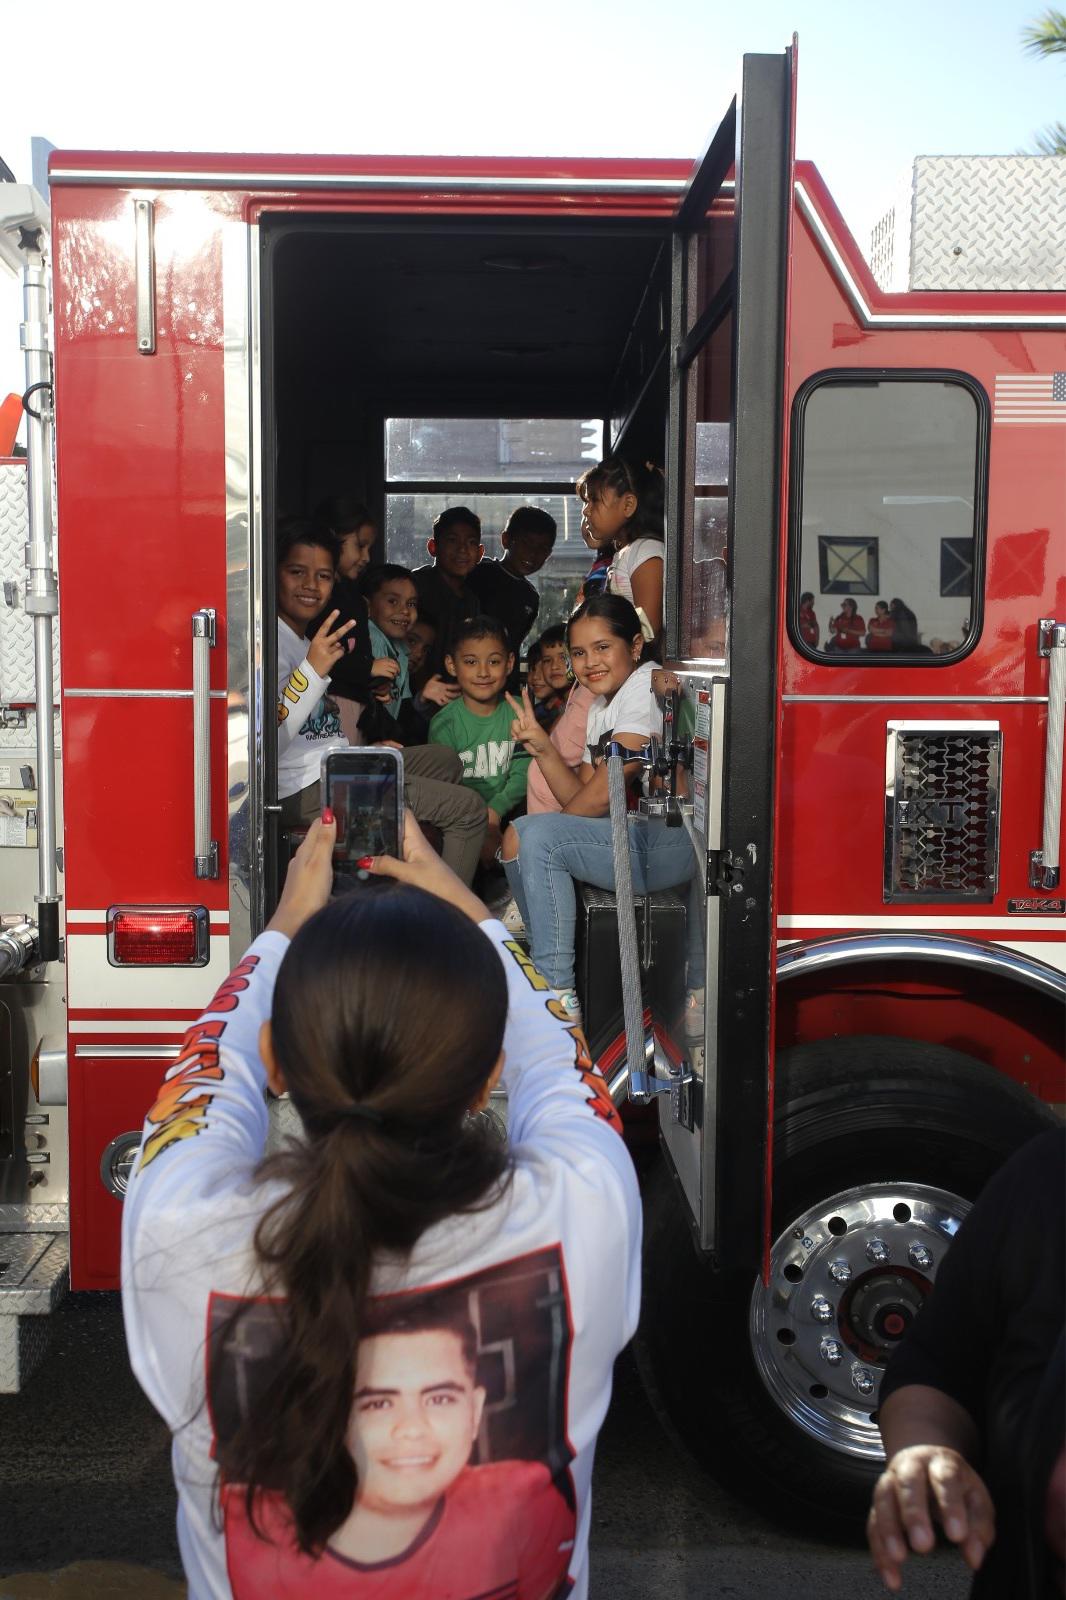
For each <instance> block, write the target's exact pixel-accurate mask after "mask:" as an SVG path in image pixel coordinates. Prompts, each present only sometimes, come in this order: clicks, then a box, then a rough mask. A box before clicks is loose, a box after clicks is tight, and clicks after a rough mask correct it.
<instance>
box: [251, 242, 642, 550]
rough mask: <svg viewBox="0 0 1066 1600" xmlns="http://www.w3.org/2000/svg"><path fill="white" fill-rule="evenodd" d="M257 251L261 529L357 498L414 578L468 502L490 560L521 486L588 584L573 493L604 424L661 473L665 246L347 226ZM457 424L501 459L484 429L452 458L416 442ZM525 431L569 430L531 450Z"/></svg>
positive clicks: (543, 436)
mask: <svg viewBox="0 0 1066 1600" xmlns="http://www.w3.org/2000/svg"><path fill="white" fill-rule="evenodd" d="M262 237H263V245H262V248H263V274H262V282H263V308H264V310H263V443H264V510H265V526H266V527H267V528H268V529H269V528H270V527H271V526H273V523H274V521H275V519H276V516H277V515H278V514H285V513H289V514H307V513H309V512H311V511H313V509H314V508H315V506H316V505H318V504H319V502H320V501H321V500H322V499H323V498H324V497H326V496H332V495H345V496H354V497H356V498H359V499H362V500H364V501H365V502H366V503H367V504H368V505H369V507H370V508H371V510H372V512H373V513H374V514H375V517H376V518H377V519H378V523H379V526H380V527H381V528H382V530H383V532H384V535H385V539H384V545H383V546H382V547H379V550H378V552H377V553H378V555H379V556H387V557H388V558H389V559H391V560H399V561H403V562H405V563H406V564H409V565H418V564H420V562H422V561H424V560H426V559H427V558H426V555H425V540H426V538H427V537H428V533H429V527H428V521H427V519H429V520H431V516H430V514H431V513H432V512H433V511H434V510H435V509H437V507H438V503H439V506H440V507H443V505H444V504H447V503H448V502H449V501H452V502H454V501H455V500H456V499H461V500H464V501H466V502H467V503H469V504H471V505H474V507H475V509H479V510H480V512H481V515H482V518H483V522H484V523H485V531H486V534H487V535H489V537H487V538H486V550H487V553H488V554H490V555H494V554H497V553H498V545H497V541H496V539H495V537H494V536H495V534H496V533H497V532H498V527H497V526H496V525H495V524H496V523H497V520H499V521H500V522H502V514H503V512H504V511H505V509H506V501H507V496H506V492H505V491H506V490H507V488H508V485H509V486H510V488H511V490H512V491H513V492H519V493H523V492H524V495H525V498H527V499H531V500H535V501H537V502H539V503H541V504H543V505H544V506H545V507H546V508H547V509H550V510H551V511H552V512H553V514H554V515H556V518H557V521H559V524H560V529H559V531H560V539H559V545H558V553H559V555H560V556H561V557H563V560H562V562H561V563H559V562H556V563H554V565H555V567H556V570H557V571H559V572H561V571H562V570H563V568H567V569H568V568H569V567H570V566H574V569H575V571H576V570H577V568H578V567H580V566H581V565H582V563H584V566H585V567H586V568H587V565H588V556H587V551H586V550H585V549H584V547H583V546H582V544H581V541H580V529H579V523H580V512H579V507H578V504H577V501H576V498H575V497H574V496H573V494H572V485H573V480H574V478H575V476H576V475H577V473H578V472H579V471H582V470H584V468H585V467H586V466H588V465H591V464H592V463H593V462H594V461H595V460H596V459H598V457H599V455H600V454H601V451H602V448H603V444H604V424H605V421H606V419H608V418H614V419H616V424H615V425H616V426H617V421H620V420H622V419H627V420H626V426H625V433H624V436H623V441H622V443H623V446H624V448H626V449H627V450H629V451H632V452H639V453H640V454H641V455H642V456H644V457H647V458H654V459H655V460H657V461H660V462H661V461H662V460H663V459H664V449H665V431H666V404H667V382H666V361H665V359H664V357H665V346H666V338H667V330H668V324H669V307H668V303H667V300H668V288H669V256H670V252H669V240H668V231H667V230H666V229H665V228H664V227H663V226H662V225H661V224H655V225H645V226H643V227H642V226H640V225H639V224H626V225H621V224H619V223H617V222H605V223H601V224H597V223H596V222H595V220H593V221H591V222H580V223H579V222H575V223H573V224H571V225H569V226H567V225H566V224H560V223H559V222H558V220H554V219H553V220H552V221H551V222H550V223H544V224H542V225H539V226H538V224H537V222H536V221H531V220H530V219H528V218H527V219H515V220H500V219H495V218H494V219H491V220H489V221H486V220H477V219H471V220H466V219H449V220H448V221H447V222H442V221H441V220H440V219H417V220H410V221H409V220H404V221H402V222H397V221H395V220H392V219H381V218H362V219H358V220H356V219H352V218H344V219H338V218H337V217H335V216H333V217H311V218H301V219H300V220H299V221H296V222H294V221H292V220H291V219H279V220H278V221H277V222H274V223H270V224H269V225H264V228H263V235H262ZM448 418H452V419H462V418H466V419H486V425H488V423H489V421H491V422H492V424H493V426H494V428H495V433H494V435H493V437H494V438H495V439H496V441H497V443H496V446H495V448H493V449H489V448H487V447H486V448H485V449H484V451H483V453H482V455H481V456H479V455H478V453H477V450H476V449H475V450H474V451H473V454H471V448H472V446H471V439H470V429H469V428H467V430H466V435H465V439H464V440H463V441H462V442H460V440H459V437H458V433H456V434H455V438H454V445H455V448H454V449H453V448H451V447H450V442H449V438H448V434H447V429H444V430H443V433H442V431H441V429H440V428H439V427H438V428H437V431H436V435H435V436H434V437H433V438H430V439H428V440H427V438H425V437H423V436H422V435H420V434H419V431H418V419H448ZM390 419H393V421H392V422H390ZM507 419H511V422H510V424H508V421H507ZM523 419H525V420H524V421H523ZM529 419H559V423H560V427H558V428H557V429H556V430H555V432H554V434H553V432H552V430H551V429H550V428H549V429H547V430H545V429H543V428H542V429H541V430H540V437H539V439H533V437H532V432H531V430H530V426H529ZM578 419H580V424H581V426H580V430H578V428H577V422H578ZM564 421H566V422H568V423H569V431H567V430H566V429H564V428H563V427H562V426H561V424H562V423H563V422H564ZM509 426H510V429H511V437H510V439H509V438H508V427H509ZM523 426H524V427H525V428H526V434H525V436H524V438H519V437H518V436H517V434H515V431H514V430H515V429H519V430H520V429H521V428H522V427H523ZM394 428H395V429H396V430H398V431H396V432H395V433H394V432H393V431H391V430H393V429H394ZM430 432H431V433H432V432H433V430H432V428H431V429H430ZM387 436H388V441H389V446H388V449H387V448H386V438H387ZM575 438H577V439H579V440H580V448H579V449H575V448H574V440H575ZM394 443H395V446H396V449H395V450H394V449H393V444H394ZM404 489H407V490H409V492H407V493H403V492H400V491H402V490H404ZM494 490H496V491H497V493H496V495H495V497H494V495H493V491H494ZM533 490H536V491H537V492H536V493H534V492H532V491H533ZM512 498H513V494H512ZM486 513H487V514H486ZM416 521H417V523H418V526H417V528H415V527H414V523H415V522H416ZM268 566H269V563H268Z"/></svg>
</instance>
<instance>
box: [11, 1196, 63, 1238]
mask: <svg viewBox="0 0 1066 1600" xmlns="http://www.w3.org/2000/svg"><path fill="white" fill-rule="evenodd" d="M69 1228H70V1207H69V1206H68V1205H67V1203H66V1202H65V1201H58V1202H52V1201H46V1202H44V1203H41V1204H38V1205H34V1204H32V1203H31V1202H30V1201H23V1202H22V1203H21V1204H15V1205H3V1206H0V1234H4V1233H66V1232H68V1231H69Z"/></svg>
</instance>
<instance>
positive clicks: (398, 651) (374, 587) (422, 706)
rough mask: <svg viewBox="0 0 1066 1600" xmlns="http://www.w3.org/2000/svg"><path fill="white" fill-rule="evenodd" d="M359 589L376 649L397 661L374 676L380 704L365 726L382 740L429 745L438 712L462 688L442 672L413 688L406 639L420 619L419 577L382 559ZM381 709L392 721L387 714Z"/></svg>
mask: <svg viewBox="0 0 1066 1600" xmlns="http://www.w3.org/2000/svg"><path fill="white" fill-rule="evenodd" d="M359 587H360V589H361V590H362V593H363V598H364V599H365V601H366V604H367V611H368V614H369V627H370V649H371V653H372V655H373V656H374V657H375V658H381V659H382V660H383V662H384V664H385V665H386V666H388V665H389V664H390V663H391V664H392V671H390V672H388V674H387V675H386V674H384V673H383V674H382V675H380V676H378V677H375V678H374V679H373V680H372V683H371V687H372V690H373V694H374V701H375V704H373V705H371V706H370V707H368V709H367V712H366V713H365V714H364V716H363V719H362V721H361V722H360V729H361V731H362V732H363V734H364V735H365V736H366V737H367V738H369V739H371V740H372V741H376V742H378V743H380V742H381V740H382V739H387V740H396V741H397V742H398V743H399V744H403V745H409V744H424V743H425V739H426V733H427V731H428V727H429V719H430V717H431V716H432V715H433V712H434V711H435V710H436V709H438V708H439V707H440V706H445V705H447V704H448V703H449V701H451V700H454V699H455V697H456V695H457V694H458V692H459V691H458V690H457V689H456V688H455V686H454V685H453V684H449V683H445V681H444V680H443V678H440V677H437V676H434V677H431V678H430V679H429V680H428V681H427V682H425V683H424V684H423V686H422V688H421V690H419V691H418V692H417V693H416V691H415V690H414V689H413V688H412V685H411V662H410V656H409V654H408V649H407V638H408V634H409V633H410V630H411V628H412V627H414V626H415V624H416V622H417V620H418V593H417V590H416V589H415V582H414V578H413V576H412V574H411V573H410V572H409V571H408V569H407V568H406V567H401V566H397V565H396V564H395V563H394V562H391V561H381V562H378V563H377V565H375V566H372V567H368V568H367V569H366V571H365V572H364V573H363V576H362V578H361V579H360V584H359ZM376 664H377V663H375V665H376ZM382 711H384V712H387V713H388V719H391V721H390V720H388V719H385V718H383V716H382Z"/></svg>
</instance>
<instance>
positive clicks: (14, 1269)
mask: <svg viewBox="0 0 1066 1600" xmlns="http://www.w3.org/2000/svg"><path fill="white" fill-rule="evenodd" d="M69 1262H70V1248H69V1244H68V1239H67V1235H66V1234H65V1233H0V1394H17V1393H18V1392H19V1390H20V1389H21V1387H22V1385H23V1384H24V1383H25V1382H26V1379H27V1378H28V1377H29V1376H30V1373H31V1372H32V1371H33V1369H34V1367H36V1365H37V1363H38V1362H39V1361H40V1359H41V1357H42V1356H43V1355H44V1352H45V1350H46V1349H47V1347H48V1337H49V1330H50V1326H51V1324H50V1322H49V1319H48V1314H49V1312H51V1311H54V1310H55V1308H56V1306H57V1305H58V1304H59V1302H60V1300H62V1298H63V1296H64V1295H65V1294H66V1292H67V1289H68V1287H69V1283H70V1272H69Z"/></svg>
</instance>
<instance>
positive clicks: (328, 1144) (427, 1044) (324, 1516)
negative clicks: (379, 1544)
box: [219, 888, 508, 1554]
mask: <svg viewBox="0 0 1066 1600" xmlns="http://www.w3.org/2000/svg"><path fill="white" fill-rule="evenodd" d="M506 1017H507V981H506V978H505V976H504V972H503V966H502V963H501V961H500V958H499V955H498V954H497V952H496V950H495V949H494V948H493V946H492V945H491V944H490V942H489V941H488V940H487V939H486V938H485V936H484V934H483V933H482V932H481V931H480V929H478V928H476V927H475V926H474V924H473V923H472V922H470V921H469V920H468V919H467V918H466V917H463V916H462V915H460V913H459V912H457V911H455V910H453V909H452V908H451V907H449V906H446V905H445V904H444V903H443V902H442V901H440V900H436V899H434V898H433V897H432V896H430V895H427V894H424V893H422V892H421V891H419V890H416V889H410V888H390V889H387V890H384V891H382V892H375V891H368V892H367V893H355V894H351V895H347V896H344V897H342V898H339V899H337V900H334V901H332V902H331V903H330V905H328V906H327V907H326V908H325V909H324V910H323V911H321V912H319V913H318V915H317V916H315V917H313V918H312V919H311V920H310V922H308V923H307V924H306V925H305V926H304V927H303V928H302V929H301V930H300V932H299V933H298V934H297V936H296V938H295V939H294V940H293V942H292V945H291V946H290V948H289V950H288V952H287V954H286V956H285V959H284V961H283V962H282V964H281V968H280V970H279V973H278V978H277V984H276V987H275V991H274V1005H273V1015H272V1019H271V1020H272V1032H273V1042H274V1050H275V1054H276V1057H277V1060H278V1064H279V1066H280V1067H281V1069H282V1072H283V1073H284V1075H285V1078H286V1082H287V1084H288V1088H289V1092H290V1095H291V1098H292V1100H293V1103H294V1105H295V1107H296V1110H297V1111H298V1112H299V1113H300V1117H301V1120H302V1121H303V1124H304V1127H305V1129H306V1130H307V1140H306V1142H301V1143H292V1144H290V1146H289V1147H288V1148H286V1149H285V1150H283V1151H281V1152H280V1153H279V1154H277V1155H274V1156H271V1157H268V1159H267V1160H266V1161H265V1162H264V1163H263V1165H262V1167H261V1168H260V1172H259V1177H260V1179H261V1181H264V1182H270V1183H277V1184H279V1185H281V1186H282V1187H283V1190H284V1192H283V1194H282V1195H281V1197H280V1198H279V1199H278V1200H276V1201H275V1202H274V1204H273V1205H272V1206H271V1207H270V1209H269V1210H268V1211H267V1212H266V1214H265V1215H264V1217H263V1218H262V1220H261V1221H260V1223H259V1226H258V1229H257V1230H256V1235H255V1248H256V1254H257V1256H258V1260H259V1263H260V1266H261V1269H262V1273H263V1278H264V1287H265V1292H266V1293H267V1294H268V1295H276V1296H279V1297H281V1298H280V1302H279V1305H278V1317H279V1322H280V1330H279V1332H280V1348H279V1355H278V1359H277V1361H276V1363H275V1365H274V1367H273V1368H272V1371H271V1375H270V1376H269V1377H268V1378H267V1379H266V1380H265V1384H264V1387H263V1390H262V1391H261V1392H260V1393H259V1394H258V1396H257V1403H256V1405H255V1406H254V1407H253V1408H251V1411H252V1413H253V1414H250V1415H248V1416H247V1417H246V1418H245V1419H244V1420H243V1422H242V1423H241V1425H240V1427H239V1428H238V1429H237V1431H236V1432H235V1433H234V1434H233V1436H232V1437H231V1438H229V1439H228V1440H226V1441H223V1442H220V1449H219V1456H220V1465H221V1469H222V1474H223V1477H224V1479H225V1480H226V1482H227V1483H228V1484H229V1485H240V1486H241V1489H242V1492H243V1494H244V1496H245V1499H246V1505H247V1510H248V1515H249V1519H250V1520H251V1521H252V1523H253V1525H256V1522H257V1515H256V1514H257V1503H258V1500H259V1496H260V1495H261V1493H262V1492H263V1491H277V1492H280V1493H281V1494H283V1495H284V1498H285V1501H286V1502H287V1506H288V1510H289V1512H290V1514H291V1516H292V1519H293V1524H294V1538H295V1541H296V1543H297V1545H298V1547H299V1548H300V1549H301V1550H302V1551H304V1552H305V1553H308V1554H317V1553H319V1552H320V1551H321V1549H322V1548H323V1546H324V1545H325V1543H326V1541H327V1540H328V1539H329V1536H330V1534H331V1533H333V1531H334V1530H335V1529H336V1528H337V1527H339V1525H340V1524H341V1523H342V1522H343V1521H344V1519H345V1517H346V1516H347V1515H348V1513H349V1512H350V1510H351V1508H352V1503H353V1500H354V1497H355V1492H356V1488H357V1475H356V1468H355V1463H354V1461H353V1459H352V1456H351V1453H350V1451H349V1449H348V1444H347V1436H348V1428H349V1422H350V1416H351V1409H352V1400H353V1392H354V1383H355V1363H356V1356H357V1349H358V1343H359V1337H360V1329H361V1326H362V1324H363V1321H364V1317H365V1307H366V1301H367V1295H368V1293H369V1289H370V1282H371V1277H372V1273H373V1267H374V1263H375V1261H376V1260H377V1259H379V1258H380V1257H381V1256H382V1255H383V1254H388V1255H389V1256H390V1257H393V1258H395V1257H400V1258H401V1259H402V1258H403V1257H405V1256H407V1255H408V1254H409V1253H410V1252H411V1250H412V1249H413V1248H414V1246H415V1245H416V1244H417V1242H418V1240H419V1239H420V1238H421V1236H422V1234H423V1233H425V1232H426V1230H427V1229H429V1228H431V1227H433V1226H434V1224H436V1223H438V1222H440V1221H442V1220H444V1219H445V1218H446V1217H450V1216H454V1215H456V1214H457V1213H463V1212H469V1211H472V1210H476V1209H479V1208H481V1207H483V1206H486V1205H490V1204H491V1203H492V1201H493V1200H494V1199H495V1198H496V1196H497V1195H498V1193H499V1191H500V1186H501V1183H502V1182H503V1181H504V1180H505V1178H506V1174H507V1171H508V1158H507V1154H506V1150H505V1148H504V1146H503V1145H502V1144H501V1143H500V1142H499V1140H498V1139H497V1138H496V1137H494V1135H493V1134H492V1132H491V1131H490V1130H489V1128H488V1127H487V1126H486V1124H485V1121H484V1119H481V1118H476V1117H475V1118H472V1117H470V1116H469V1115H468V1108H469V1107H470V1105H471V1104H472V1103H473V1101H474V1100H475V1099H476V1098H477V1096H478V1093H479V1091H480V1090H481V1088H482V1087H483V1086H484V1083H485V1080H486V1079H487V1078H488V1076H489V1074H490V1073H491V1071H492V1069H493V1067H494V1065H495V1063H496V1061H497V1059H498V1057H499V1054H500V1050H501V1048H502V1044H503V1031H504V1024H505V1022H506ZM240 1314H241V1313H240V1312H238V1313H237V1315H238V1317H239V1316H240ZM230 1326H232V1323H231V1324H230ZM229 1492H234V1491H233V1490H230V1491H229Z"/></svg>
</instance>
